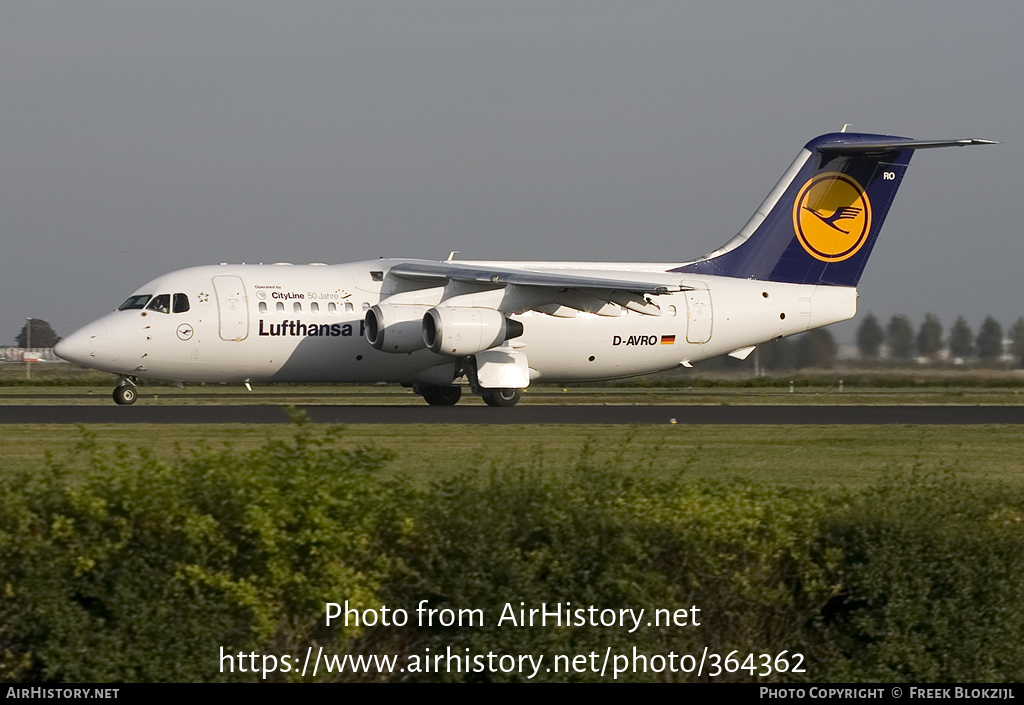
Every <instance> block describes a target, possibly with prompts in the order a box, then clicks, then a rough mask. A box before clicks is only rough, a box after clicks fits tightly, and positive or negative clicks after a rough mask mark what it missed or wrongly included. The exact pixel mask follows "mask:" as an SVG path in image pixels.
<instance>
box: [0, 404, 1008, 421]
mask: <svg viewBox="0 0 1024 705" xmlns="http://www.w3.org/2000/svg"><path fill="white" fill-rule="evenodd" d="M300 408H302V410H303V411H305V412H306V414H307V415H308V416H309V419H310V420H311V421H313V422H315V423H337V424H619V425H621V424H673V423H674V424H685V425H695V424H761V425H787V424H814V425H831V424H836V425H862V424H929V425H930V424H951V425H974V424H1024V406H790V405H787V406H674V405H658V406H646V405H644V406H639V405H637V406H632V405H604V406H583V405H581V406H548V405H544V406H529V405H520V406H517V407H514V408H508V409H506V408H487V407H481V406H453V407H430V406H426V405H417V406H383V405H381V406H362V405H360V406H305V407H300ZM289 422H290V417H289V416H288V411H287V409H286V407H284V406H278V405H262V406H232V405H226V406H225V405H217V406H209V405H202V406H198V405H196V406H186V405H166V406H155V405H154V406H144V405H138V406H130V407H121V406H114V405H112V404H111V405H109V406H90V405H78V406H73V405H72V406H56V405H31V406H18V405H11V406H0V424H94V423H95V424H134V423H154V424H213V423H217V424H223V423H239V424H269V423H289Z"/></svg>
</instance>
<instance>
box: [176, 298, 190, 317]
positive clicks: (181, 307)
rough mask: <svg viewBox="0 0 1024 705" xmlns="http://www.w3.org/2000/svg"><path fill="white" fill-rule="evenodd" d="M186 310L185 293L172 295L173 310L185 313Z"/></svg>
mask: <svg viewBox="0 0 1024 705" xmlns="http://www.w3.org/2000/svg"><path fill="white" fill-rule="evenodd" d="M186 311H188V297H187V296H186V295H185V294H175V295H174V312H175V313H185V312H186Z"/></svg>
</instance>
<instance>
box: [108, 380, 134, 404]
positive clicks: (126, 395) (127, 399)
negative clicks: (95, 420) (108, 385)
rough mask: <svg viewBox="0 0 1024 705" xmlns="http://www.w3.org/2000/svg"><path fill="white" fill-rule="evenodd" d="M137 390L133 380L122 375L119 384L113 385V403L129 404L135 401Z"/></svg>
mask: <svg viewBox="0 0 1024 705" xmlns="http://www.w3.org/2000/svg"><path fill="white" fill-rule="evenodd" d="M138 397H139V392H138V390H137V389H136V388H135V382H134V380H132V379H131V378H130V377H122V378H121V384H119V385H117V386H116V387H114V403H115V404H118V405H120V406H129V405H131V404H134V403H135V400H136V399H137V398H138Z"/></svg>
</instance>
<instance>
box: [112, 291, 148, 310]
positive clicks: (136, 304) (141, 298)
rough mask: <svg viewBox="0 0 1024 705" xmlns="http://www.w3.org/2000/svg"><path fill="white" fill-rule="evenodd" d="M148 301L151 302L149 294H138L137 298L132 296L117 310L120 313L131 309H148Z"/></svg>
mask: <svg viewBox="0 0 1024 705" xmlns="http://www.w3.org/2000/svg"><path fill="white" fill-rule="evenodd" d="M148 301H149V294H137V295H135V296H130V297H128V300H127V301H125V302H124V303H123V304H121V305H120V306H119V307H118V309H117V310H118V311H127V310H128V309H131V308H146V303H147V302H148Z"/></svg>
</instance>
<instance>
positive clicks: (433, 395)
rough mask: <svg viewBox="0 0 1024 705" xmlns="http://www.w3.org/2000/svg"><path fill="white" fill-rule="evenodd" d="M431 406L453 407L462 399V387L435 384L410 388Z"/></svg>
mask: <svg viewBox="0 0 1024 705" xmlns="http://www.w3.org/2000/svg"><path fill="white" fill-rule="evenodd" d="M412 391H414V392H415V393H416V394H419V395H420V396H421V397H423V399H424V400H425V401H426V402H427V403H428V404H430V405H431V406H455V405H456V404H458V403H459V399H461V398H462V387H460V386H458V385H454V386H441V385H436V384H417V385H416V386H414V387H413V388H412Z"/></svg>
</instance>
